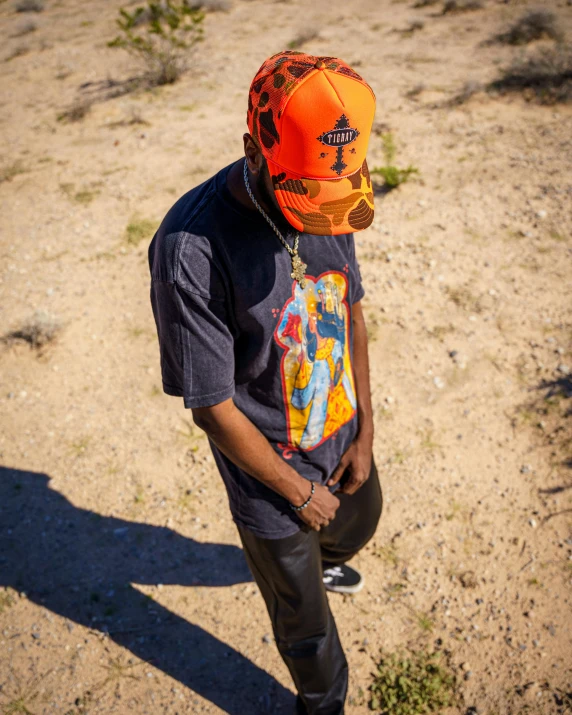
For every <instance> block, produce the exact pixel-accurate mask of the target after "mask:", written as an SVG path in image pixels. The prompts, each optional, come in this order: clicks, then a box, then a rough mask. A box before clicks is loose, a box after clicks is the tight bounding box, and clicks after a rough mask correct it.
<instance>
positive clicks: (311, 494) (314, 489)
mask: <svg viewBox="0 0 572 715" xmlns="http://www.w3.org/2000/svg"><path fill="white" fill-rule="evenodd" d="M315 491H316V484H315V482H312V489H311V491H310V496H309V497H308V498H307V499H306V501H305V502H304V503H303V504H302V506H294V504H290V508H291V509H294V511H302V509H305V508H306V507H307V506H308V504H309V503H310V502H311V501H312V497H313V496H314V492H315Z"/></svg>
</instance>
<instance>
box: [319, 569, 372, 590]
mask: <svg viewBox="0 0 572 715" xmlns="http://www.w3.org/2000/svg"><path fill="white" fill-rule="evenodd" d="M323 579H324V586H325V587H326V591H335V592H336V593H357V592H358V591H361V590H362V588H363V577H362V575H361V574H360V572H359V571H357V570H356V569H353V568H352V567H351V566H348V565H347V564H342V565H341V566H331V567H330V568H327V569H324V575H323Z"/></svg>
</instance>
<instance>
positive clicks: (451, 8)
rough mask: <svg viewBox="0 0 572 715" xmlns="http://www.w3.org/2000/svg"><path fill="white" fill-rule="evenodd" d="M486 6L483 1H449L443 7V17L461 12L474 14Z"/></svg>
mask: <svg viewBox="0 0 572 715" xmlns="http://www.w3.org/2000/svg"><path fill="white" fill-rule="evenodd" d="M484 6H485V4H484V3H483V2H481V0H447V2H446V3H445V4H444V5H443V15H450V14H453V13H460V12H474V11H475V10H482V9H483V8H484Z"/></svg>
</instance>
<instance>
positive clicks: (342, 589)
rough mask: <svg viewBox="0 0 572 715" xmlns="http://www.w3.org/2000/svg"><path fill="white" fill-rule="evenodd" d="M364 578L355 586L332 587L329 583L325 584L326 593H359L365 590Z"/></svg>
mask: <svg viewBox="0 0 572 715" xmlns="http://www.w3.org/2000/svg"><path fill="white" fill-rule="evenodd" d="M363 583H364V581H363V578H362V580H361V581H360V582H359V583H357V584H356V585H355V586H332V585H331V584H329V583H325V584H324V586H325V587H326V591H331V592H332V593H359V591H361V590H362V588H363Z"/></svg>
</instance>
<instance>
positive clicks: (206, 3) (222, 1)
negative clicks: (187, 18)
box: [187, 0, 232, 12]
mask: <svg viewBox="0 0 572 715" xmlns="http://www.w3.org/2000/svg"><path fill="white" fill-rule="evenodd" d="M187 5H188V6H189V7H190V8H191V10H203V11H204V12H228V11H229V10H231V9H232V2H231V1H230V0H194V2H188V3H187Z"/></svg>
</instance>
